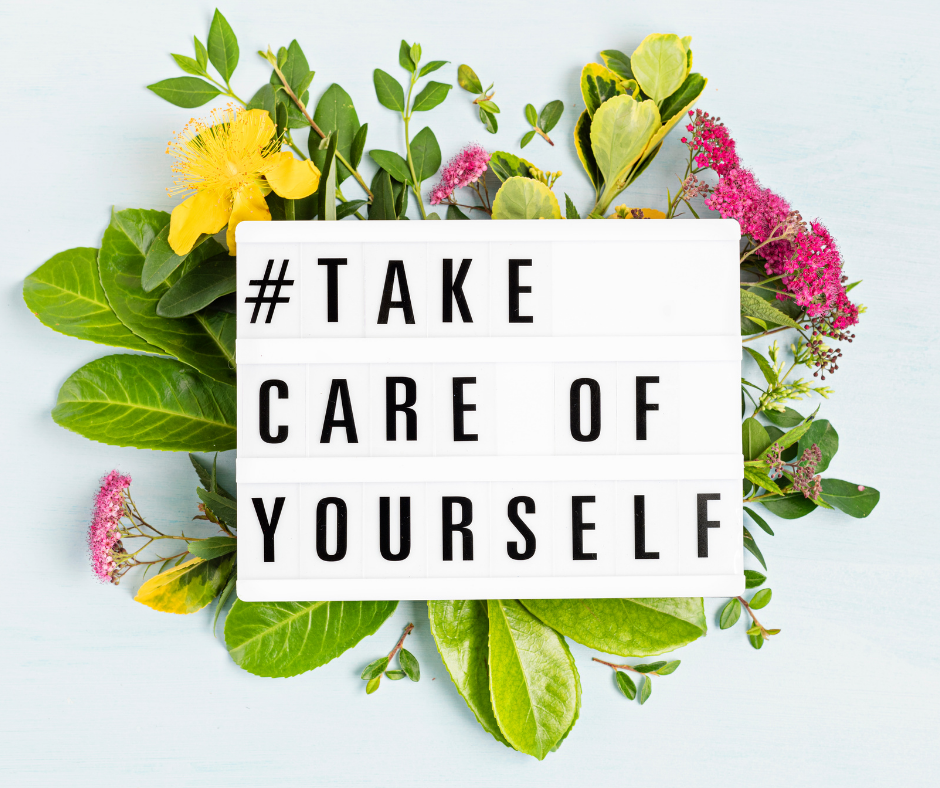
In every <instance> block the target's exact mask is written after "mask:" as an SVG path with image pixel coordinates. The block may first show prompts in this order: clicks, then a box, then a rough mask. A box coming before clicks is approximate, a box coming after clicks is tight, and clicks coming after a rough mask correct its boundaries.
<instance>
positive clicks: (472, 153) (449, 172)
mask: <svg viewBox="0 0 940 788" xmlns="http://www.w3.org/2000/svg"><path fill="white" fill-rule="evenodd" d="M489 161H490V154H489V153H487V152H486V151H485V150H484V149H483V148H481V147H480V146H479V145H468V146H467V147H466V148H464V149H463V150H462V151H460V153H458V154H457V155H456V156H454V158H452V159H451V160H450V161H449V162H448V164H447V166H446V167H445V168H444V170H443V171H442V172H441V181H440V183H438V185H437V186H435V187H434V188H433V189H432V190H431V197H430V202H431V205H440V204H441V203H449V202H451V201H452V199H453V196H454V192H455V191H456V190H457V189H463V188H464V187H465V186H469V185H470V184H471V183H476V182H477V181H478V180H479V179H480V178H481V177H483V174H484V173H485V172H486V167H487V165H488V164H489Z"/></svg>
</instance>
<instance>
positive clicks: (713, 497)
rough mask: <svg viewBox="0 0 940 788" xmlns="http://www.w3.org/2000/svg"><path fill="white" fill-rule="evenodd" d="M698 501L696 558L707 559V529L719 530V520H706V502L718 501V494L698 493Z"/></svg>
mask: <svg viewBox="0 0 940 788" xmlns="http://www.w3.org/2000/svg"><path fill="white" fill-rule="evenodd" d="M696 497H697V499H698V507H697V508H698V557H699V558H708V529H709V528H720V527H721V521H720V520H709V519H708V502H709V501H720V500H721V495H720V494H719V493H699V494H698V495H697V496H696Z"/></svg>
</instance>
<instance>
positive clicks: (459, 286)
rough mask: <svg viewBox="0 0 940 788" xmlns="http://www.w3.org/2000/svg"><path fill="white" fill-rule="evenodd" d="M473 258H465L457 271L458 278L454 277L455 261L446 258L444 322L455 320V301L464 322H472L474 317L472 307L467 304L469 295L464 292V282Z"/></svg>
mask: <svg viewBox="0 0 940 788" xmlns="http://www.w3.org/2000/svg"><path fill="white" fill-rule="evenodd" d="M470 263H471V260H469V259H467V258H464V260H463V262H462V263H461V264H460V269H459V270H458V271H457V278H456V279H454V261H453V260H451V259H450V258H449V257H445V258H444V300H443V302H442V303H443V305H444V322H445V323H453V322H454V301H456V302H457V308H458V309H459V310H460V317H461V319H462V320H463V322H464V323H472V322H473V317H471V315H470V307H469V306H468V305H467V297H466V296H465V295H464V294H463V282H464V279H466V278H467V273H468V272H469V271H470Z"/></svg>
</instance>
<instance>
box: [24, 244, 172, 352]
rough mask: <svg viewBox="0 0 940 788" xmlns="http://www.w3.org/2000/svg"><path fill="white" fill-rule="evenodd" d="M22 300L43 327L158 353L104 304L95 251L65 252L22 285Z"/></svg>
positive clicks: (80, 248) (70, 334) (73, 335)
mask: <svg viewBox="0 0 940 788" xmlns="http://www.w3.org/2000/svg"><path fill="white" fill-rule="evenodd" d="M23 300H24V301H25V302H26V306H28V307H29V310H30V311H31V312H32V313H33V314H34V315H36V317H38V318H39V320H40V321H41V322H42V324H43V325H46V326H48V327H49V328H51V329H53V330H54V331H58V332H59V333H61V334H67V335H68V336H70V337H77V338H78V339H87V340H89V341H91V342H98V343H100V344H102V345H111V346H113V347H123V348H127V349H129V350H142V351H144V352H147V353H162V352H163V351H162V350H160V348H158V347H154V346H153V345H151V344H150V343H149V342H145V341H144V340H143V339H141V338H140V337H139V336H137V335H136V334H135V333H133V332H132V331H131V330H130V329H128V328H127V326H125V325H124V324H123V323H122V322H121V321H120V320H118V317H117V315H116V314H114V311H113V310H112V309H111V306H110V304H108V299H107V297H106V296H105V294H104V290H103V289H102V287H101V281H100V280H99V279H98V250H97V249H90V248H87V247H79V248H76V249H67V250H66V251H64V252H59V254H57V255H54V256H53V257H50V258H49V259H48V260H47V261H46V262H45V263H43V264H42V265H41V266H39V268H37V269H36V270H35V271H33V272H32V273H31V274H30V275H29V276H28V277H26V281H25V282H24V283H23Z"/></svg>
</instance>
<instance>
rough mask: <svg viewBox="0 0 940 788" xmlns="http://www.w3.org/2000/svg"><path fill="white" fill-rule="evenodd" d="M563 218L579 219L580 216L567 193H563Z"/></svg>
mask: <svg viewBox="0 0 940 788" xmlns="http://www.w3.org/2000/svg"><path fill="white" fill-rule="evenodd" d="M565 218H566V219H580V218H581V216H580V214H579V213H578V209H577V208H576V207H575V204H574V203H573V202H572V201H571V198H570V197H569V196H568V193H567V192H566V193H565Z"/></svg>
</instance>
